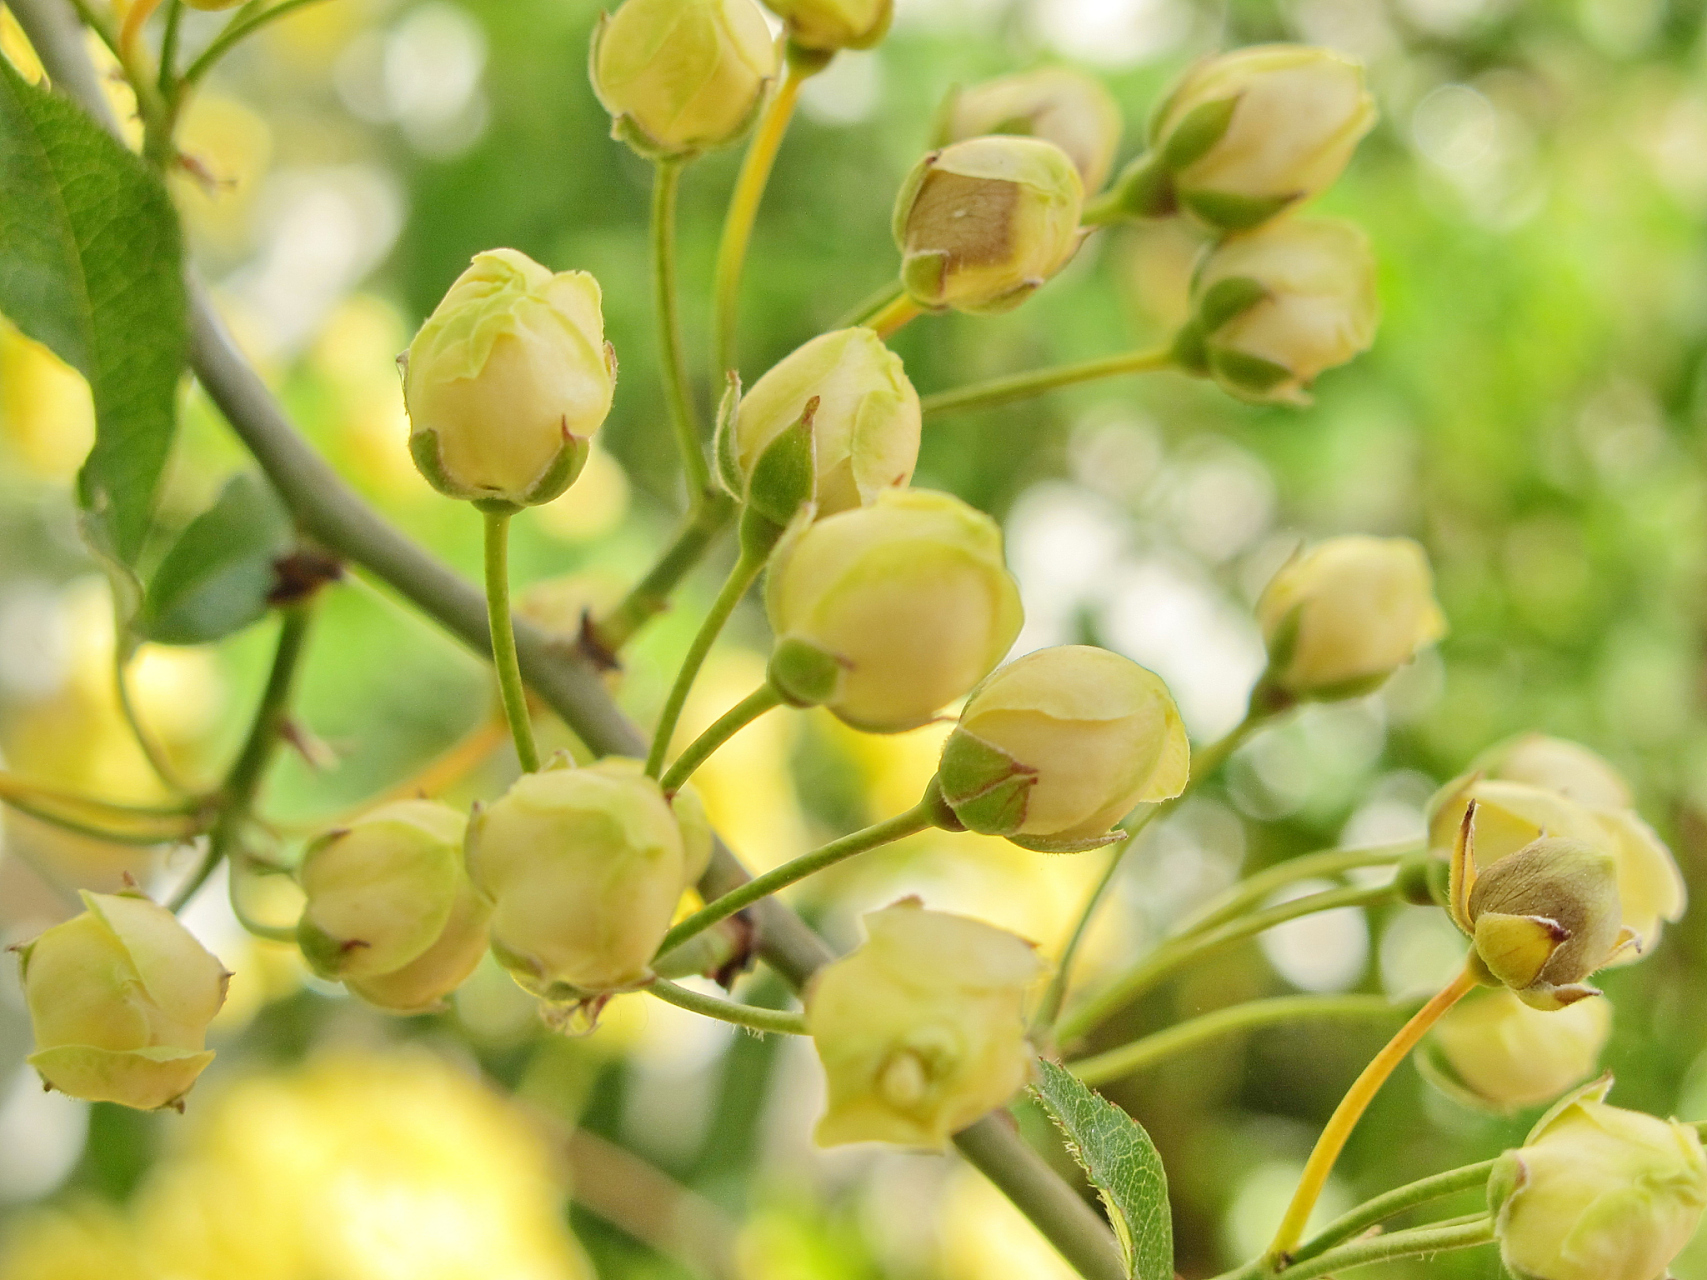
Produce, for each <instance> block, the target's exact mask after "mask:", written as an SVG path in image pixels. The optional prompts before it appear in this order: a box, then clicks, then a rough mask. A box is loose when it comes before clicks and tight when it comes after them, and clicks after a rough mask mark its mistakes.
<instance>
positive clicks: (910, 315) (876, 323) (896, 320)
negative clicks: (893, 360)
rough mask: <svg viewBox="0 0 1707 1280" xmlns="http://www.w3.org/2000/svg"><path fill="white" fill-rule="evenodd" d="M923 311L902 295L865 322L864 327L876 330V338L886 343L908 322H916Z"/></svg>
mask: <svg viewBox="0 0 1707 1280" xmlns="http://www.w3.org/2000/svg"><path fill="white" fill-rule="evenodd" d="M924 310H925V309H924V308H923V307H921V306H920V305H919V304H918V303H916V302H914V301H913V300H912V299H911V298H909V297H908V296H907V295H906V294H904V293H903V294H902V295H901V296H900V297H898V298H896V299H895V300H894V301H893V302H890V303H889V304H888V305H887V306H885V307H884V308H883V309H882V310H881V311H879V312H878V313H877V314H876V315H874V316H872V317H871V319H869V320H867V321H866V322H865V327H866V328H867V329H874V330H876V332H877V336H878V337H880V338H882V339H884V340H885V341H887V340H888V339H889V337H890V336H891V335H892V334H895V333H897V332H899V331H900V330H901V329H902V328H903V327H904V326H905V325H906V324H907V323H908V322H909V321H911V320H916V319H917V318H918V317H919V316H921V315H923V314H924Z"/></svg>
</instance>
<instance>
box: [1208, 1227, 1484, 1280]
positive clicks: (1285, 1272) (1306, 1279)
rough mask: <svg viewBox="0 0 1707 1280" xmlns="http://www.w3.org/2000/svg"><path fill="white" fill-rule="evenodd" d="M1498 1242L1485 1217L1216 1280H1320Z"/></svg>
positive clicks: (1255, 1266)
mask: <svg viewBox="0 0 1707 1280" xmlns="http://www.w3.org/2000/svg"><path fill="white" fill-rule="evenodd" d="M1493 1239H1494V1220H1493V1219H1492V1218H1490V1217H1486V1216H1482V1217H1479V1218H1477V1219H1476V1220H1475V1221H1474V1222H1465V1223H1459V1224H1457V1225H1454V1226H1444V1227H1441V1226H1426V1227H1412V1228H1410V1229H1409V1230H1407V1231H1391V1232H1388V1233H1387V1234H1385V1235H1378V1236H1370V1237H1369V1238H1367V1239H1364V1240H1353V1241H1352V1242H1351V1243H1350V1244H1344V1245H1341V1246H1340V1247H1339V1248H1337V1249H1330V1250H1328V1251H1327V1252H1326V1253H1324V1254H1322V1255H1320V1256H1319V1257H1316V1258H1312V1259H1310V1260H1309V1261H1307V1262H1299V1263H1297V1264H1295V1265H1293V1266H1281V1267H1269V1266H1266V1265H1265V1264H1264V1263H1263V1261H1262V1259H1260V1258H1259V1259H1256V1260H1255V1261H1253V1262H1248V1263H1246V1264H1245V1265H1244V1266H1242V1267H1238V1268H1235V1269H1234V1270H1232V1271H1228V1272H1225V1273H1223V1274H1222V1275H1219V1276H1216V1277H1215V1278H1214V1280H1269V1278H1270V1277H1281V1276H1284V1277H1285V1278H1286V1280H1316V1278H1317V1277H1318V1276H1328V1275H1331V1274H1332V1273H1334V1272H1338V1271H1349V1270H1351V1269H1352V1268H1353V1267H1366V1266H1368V1265H1370V1264H1371V1263H1374V1262H1396V1261H1398V1260H1399V1259H1401V1258H1428V1257H1432V1256H1434V1255H1435V1254H1437V1253H1447V1252H1449V1251H1451V1250H1453V1249H1469V1248H1473V1247H1474V1246H1476V1245H1482V1244H1491V1243H1492V1242H1493Z"/></svg>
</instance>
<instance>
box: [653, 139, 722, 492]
mask: <svg viewBox="0 0 1707 1280" xmlns="http://www.w3.org/2000/svg"><path fill="white" fill-rule="evenodd" d="M685 167H686V164H685V162H684V161H682V160H659V161H657V162H656V163H655V164H654V165H653V169H652V293H653V297H652V302H653V309H654V311H655V312H656V319H657V322H658V362H659V364H660V365H661V366H662V372H663V375H664V398H665V400H667V401H668V402H669V406H670V426H671V427H672V428H673V429H674V431H675V433H676V450H677V452H679V453H680V454H681V456H682V474H683V475H685V476H686V477H687V483H688V495H689V500H690V502H693V503H697V502H699V501H700V500H701V495H703V494H708V493H710V492H711V466H710V464H709V463H707V462H706V460H705V444H704V442H703V441H702V440H701V439H700V429H699V421H698V415H697V414H696V413H695V412H694V407H693V394H692V393H691V392H690V391H689V390H688V368H687V361H686V359H685V358H684V357H683V355H682V323H681V316H680V313H679V310H678V306H677V302H676V192H677V190H678V189H679V188H680V187H681V181H682V170H683V169H684V168H685Z"/></svg>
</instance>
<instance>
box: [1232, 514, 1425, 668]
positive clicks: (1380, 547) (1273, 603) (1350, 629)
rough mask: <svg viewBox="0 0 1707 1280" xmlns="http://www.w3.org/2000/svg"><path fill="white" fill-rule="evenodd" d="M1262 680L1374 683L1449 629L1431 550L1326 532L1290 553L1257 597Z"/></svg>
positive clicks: (1406, 541) (1408, 543)
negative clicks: (1265, 659) (1264, 651)
mask: <svg viewBox="0 0 1707 1280" xmlns="http://www.w3.org/2000/svg"><path fill="white" fill-rule="evenodd" d="M1257 620H1258V621H1259V622H1260V623H1261V624H1262V631H1263V637H1264V639H1265V640H1266V641H1267V642H1268V652H1269V664H1270V669H1269V675H1268V677H1267V678H1268V679H1269V680H1270V681H1271V682H1272V683H1273V684H1274V685H1275V686H1276V687H1277V688H1278V689H1280V690H1282V691H1284V692H1285V693H1286V694H1288V695H1290V696H1292V697H1296V698H1340V697H1352V696H1356V695H1358V694H1361V693H1366V692H1368V691H1369V690H1371V689H1374V688H1377V687H1379V686H1380V685H1381V684H1382V683H1383V682H1384V681H1385V680H1386V679H1387V677H1388V676H1390V675H1391V674H1392V673H1393V672H1394V671H1395V670H1396V669H1397V668H1398V667H1400V666H1402V665H1403V664H1405V663H1407V662H1409V661H1410V660H1411V659H1412V658H1413V657H1414V656H1415V655H1416V652H1417V650H1419V649H1421V648H1423V647H1424V646H1425V645H1429V644H1432V643H1434V642H1435V641H1436V640H1438V639H1440V637H1441V636H1443V635H1445V634H1446V617H1445V615H1444V614H1442V613H1441V611H1440V606H1439V605H1438V604H1437V603H1435V599H1434V575H1433V574H1432V573H1431V572H1430V571H1429V565H1428V556H1427V554H1426V553H1425V552H1424V551H1423V549H1422V548H1421V547H1420V546H1418V545H1417V544H1416V543H1415V542H1412V541H1411V540H1410V539H1409V538H1370V537H1362V536H1354V537H1345V538H1330V539H1328V540H1327V541H1326V542H1323V543H1320V544H1318V545H1317V546H1315V547H1313V548H1312V549H1311V550H1309V551H1307V552H1304V553H1303V554H1301V555H1298V556H1296V557H1294V558H1293V559H1292V560H1291V561H1289V562H1288V563H1287V564H1286V565H1284V566H1283V567H1282V568H1281V570H1280V572H1279V573H1277V574H1275V575H1274V578H1273V579H1272V580H1271V581H1270V582H1269V584H1268V586H1267V588H1265V589H1264V591H1263V593H1262V598H1261V599H1260V600H1259V601H1257Z"/></svg>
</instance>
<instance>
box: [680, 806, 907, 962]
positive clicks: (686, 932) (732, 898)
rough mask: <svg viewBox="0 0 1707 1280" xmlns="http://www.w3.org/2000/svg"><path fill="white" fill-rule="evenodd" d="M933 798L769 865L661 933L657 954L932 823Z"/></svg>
mask: <svg viewBox="0 0 1707 1280" xmlns="http://www.w3.org/2000/svg"><path fill="white" fill-rule="evenodd" d="M936 812H937V808H936V799H935V796H934V794H933V795H929V796H926V797H925V798H924V799H923V800H921V801H919V803H918V804H916V805H914V806H913V807H912V808H911V809H908V810H907V811H906V812H905V813H898V814H896V815H895V816H894V817H893V818H886V819H885V820H884V821H882V822H878V823H874V824H873V825H871V826H869V827H866V828H864V829H863V830H860V831H855V832H853V833H852V834H851V835H845V836H843V837H842V838H841V839H839V840H832V841H830V843H829V844H827V845H824V846H822V847H820V848H817V849H814V850H812V852H811V853H803V854H801V855H800V856H799V857H798V858H795V859H793V860H792V861H790V862H785V863H783V864H782V865H781V866H780V867H775V868H772V869H771V870H770V871H767V872H765V873H764V875H762V876H758V877H755V878H754V879H752V880H749V881H747V883H745V884H743V885H741V886H740V887H739V888H737V889H732V890H730V891H729V892H728V893H726V894H724V895H723V896H722V897H720V898H718V899H716V900H715V901H713V902H709V903H707V904H706V905H705V906H703V907H701V908H700V909H699V910H698V911H696V912H694V913H693V914H692V915H691V916H689V917H688V918H687V919H686V920H683V921H682V922H681V923H679V924H677V925H676V926H675V928H673V929H671V930H670V931H669V932H668V933H666V934H665V935H664V940H663V942H661V943H659V944H658V954H659V955H660V956H664V955H668V954H669V953H670V952H671V951H673V950H675V949H676V948H677V947H679V946H681V945H682V943H684V942H686V941H687V940H688V939H689V938H691V937H693V936H694V935H695V934H697V933H699V932H701V931H702V930H705V929H709V928H711V926H712V925H714V924H716V923H717V922H718V921H719V920H727V919H728V918H729V917H730V916H732V915H734V914H735V913H736V912H737V911H739V910H741V908H743V907H746V906H751V905H752V904H753V903H755V902H757V901H758V900H759V899H761V898H768V897H769V896H770V895H771V894H773V893H775V892H776V891H777V890H779V889H786V888H787V887H788V886H789V885H791V884H793V883H795V882H796V881H798V880H804V879H805V878H806V877H807V876H809V875H812V874H813V873H814V872H818V871H822V870H824V868H826V867H833V866H835V865H836V863H838V862H844V861H846V860H847V859H849V858H851V857H853V856H854V855H855V854H860V853H864V852H866V851H867V850H869V849H876V848H878V847H880V846H882V845H886V844H891V843H893V842H894V841H896V840H900V839H903V838H905V837H906V836H910V835H916V834H917V833H918V832H920V831H923V830H925V828H927V827H930V826H933V825H935V820H936Z"/></svg>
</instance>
